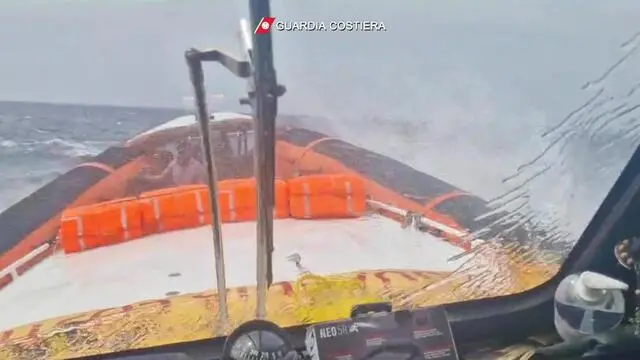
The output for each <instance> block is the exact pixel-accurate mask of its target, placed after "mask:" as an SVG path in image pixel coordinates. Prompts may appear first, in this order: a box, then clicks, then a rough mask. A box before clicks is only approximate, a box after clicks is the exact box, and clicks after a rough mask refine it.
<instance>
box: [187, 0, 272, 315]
mask: <svg viewBox="0 0 640 360" xmlns="http://www.w3.org/2000/svg"><path fill="white" fill-rule="evenodd" d="M249 11H250V22H251V24H252V28H253V29H256V28H257V27H258V26H259V25H260V24H261V22H262V20H263V19H264V18H268V17H270V16H271V9H270V5H269V1H268V0H249ZM240 36H241V43H242V46H243V49H244V52H245V56H246V59H245V60H238V59H236V58H234V57H232V56H230V55H227V54H225V53H223V52H221V51H218V50H207V51H200V50H197V49H189V50H187V52H186V53H185V58H186V60H187V65H188V66H189V72H190V76H191V82H192V85H193V90H194V95H195V96H194V97H195V105H196V117H197V120H198V123H199V124H200V131H201V138H202V146H203V150H204V155H205V162H206V169H207V174H208V184H209V190H210V192H209V193H210V201H211V205H212V206H211V209H212V215H213V216H212V217H213V221H212V227H213V242H214V251H215V260H216V279H217V289H218V297H219V307H220V315H221V317H222V318H227V315H228V309H227V299H226V280H225V273H224V271H225V266H224V252H223V246H222V237H221V233H220V210H219V205H218V202H217V199H218V188H217V174H216V168H215V164H214V160H213V155H212V153H211V140H210V136H209V127H208V124H209V119H210V114H209V112H208V110H207V104H206V95H205V89H204V74H203V70H202V63H203V62H205V61H213V62H218V63H220V64H221V65H222V66H224V67H225V68H226V69H228V70H229V71H231V73H233V74H234V75H236V76H237V77H240V78H246V79H247V86H248V91H247V95H248V96H247V98H245V99H241V100H240V103H241V104H245V105H249V106H251V109H252V111H253V119H254V128H255V147H254V167H255V171H256V184H257V188H258V191H257V193H258V195H257V205H258V216H257V234H258V236H257V259H256V260H257V271H256V276H257V279H256V280H257V293H258V304H257V305H258V306H257V310H256V317H257V318H264V317H265V316H266V295H267V289H268V287H269V286H270V285H271V283H272V282H273V271H272V260H271V255H272V253H273V208H274V178H275V123H276V116H277V114H278V96H281V95H283V94H284V92H285V88H284V87H283V86H281V85H278V83H277V80H276V71H275V68H274V65H273V48H272V43H271V34H270V33H266V34H261V35H255V31H253V34H252V33H251V32H250V27H249V25H248V24H247V23H246V21H241V22H240Z"/></svg>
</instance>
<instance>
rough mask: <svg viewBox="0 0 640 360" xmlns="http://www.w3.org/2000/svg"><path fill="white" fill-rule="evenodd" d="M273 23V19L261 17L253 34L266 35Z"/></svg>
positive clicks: (274, 19)
mask: <svg viewBox="0 0 640 360" xmlns="http://www.w3.org/2000/svg"><path fill="white" fill-rule="evenodd" d="M274 21H276V18H275V17H272V16H269V17H263V18H262V20H260V22H259V23H258V26H257V27H256V31H255V34H266V33H268V32H269V31H271V26H272V25H273V23H274Z"/></svg>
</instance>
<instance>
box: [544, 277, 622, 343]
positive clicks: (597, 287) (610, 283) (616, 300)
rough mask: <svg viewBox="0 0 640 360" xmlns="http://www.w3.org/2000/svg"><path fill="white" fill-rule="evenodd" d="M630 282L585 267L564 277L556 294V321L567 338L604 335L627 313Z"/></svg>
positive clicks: (561, 333)
mask: <svg viewBox="0 0 640 360" xmlns="http://www.w3.org/2000/svg"><path fill="white" fill-rule="evenodd" d="M628 288H629V286H628V285H627V284H626V283H623V282H622V281H619V280H616V279H612V278H610V277H608V276H605V275H602V274H598V273H594V272H590V271H585V272H583V273H581V274H573V275H569V276H567V277H566V278H564V279H563V280H562V281H561V282H560V285H558V288H557V289H556V293H555V297H554V322H555V326H556V330H557V331H558V334H560V336H561V337H562V338H563V339H564V340H565V341H568V342H569V341H575V340H580V339H584V338H588V337H598V336H604V335H606V333H607V332H608V331H609V330H611V329H614V328H615V327H617V326H618V325H620V322H621V321H622V319H623V317H624V307H625V301H624V296H623V293H622V292H623V291H626V290H627V289H628Z"/></svg>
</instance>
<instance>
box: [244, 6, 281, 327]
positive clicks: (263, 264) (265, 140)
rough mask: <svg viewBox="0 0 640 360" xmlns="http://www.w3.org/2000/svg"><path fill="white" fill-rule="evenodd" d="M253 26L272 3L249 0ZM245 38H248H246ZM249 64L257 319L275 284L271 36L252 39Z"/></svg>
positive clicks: (263, 313) (275, 107)
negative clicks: (252, 131) (255, 207)
mask: <svg viewBox="0 0 640 360" xmlns="http://www.w3.org/2000/svg"><path fill="white" fill-rule="evenodd" d="M249 9H250V11H251V17H250V18H251V24H252V25H253V26H252V28H253V29H255V28H256V27H257V26H258V24H259V23H260V21H261V20H262V18H263V17H267V16H270V15H269V14H270V13H271V10H270V6H269V0H250V1H249ZM245 38H246V36H245ZM251 40H252V41H251V51H250V55H249V56H250V57H251V59H250V61H251V63H252V65H253V84H252V85H253V87H254V91H253V94H252V95H251V96H250V99H249V100H250V102H251V105H252V106H251V107H252V108H253V115H254V116H253V117H254V122H255V142H256V145H255V149H256V151H255V152H254V162H255V171H256V178H257V180H256V181H257V185H258V196H257V198H258V199H257V201H258V223H257V232H258V236H257V243H256V245H257V259H256V260H257V262H256V265H257V271H256V278H257V293H258V304H257V309H256V317H257V318H258V319H260V318H264V317H266V315H267V309H266V303H267V290H268V288H269V285H271V283H272V281H273V273H272V263H271V256H272V253H273V207H274V178H275V122H276V114H277V112H278V84H277V82H276V72H275V68H274V66H273V52H272V44H271V34H270V33H267V34H262V35H259V36H252V37H251Z"/></svg>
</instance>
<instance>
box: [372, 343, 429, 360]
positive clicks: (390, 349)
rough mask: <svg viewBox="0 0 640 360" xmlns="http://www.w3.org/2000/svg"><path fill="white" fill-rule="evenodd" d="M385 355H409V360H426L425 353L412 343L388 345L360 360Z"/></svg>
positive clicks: (376, 349)
mask: <svg viewBox="0 0 640 360" xmlns="http://www.w3.org/2000/svg"><path fill="white" fill-rule="evenodd" d="M384 353H396V354H408V355H409V357H407V360H414V359H424V353H423V351H422V349H420V347H418V345H416V344H414V343H412V342H409V341H407V342H400V343H387V344H384V345H381V346H378V347H377V348H375V349H373V350H371V351H369V352H368V353H366V354H365V355H364V356H363V357H361V358H360V359H359V360H368V359H371V358H373V357H375V356H377V355H380V354H384Z"/></svg>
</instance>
